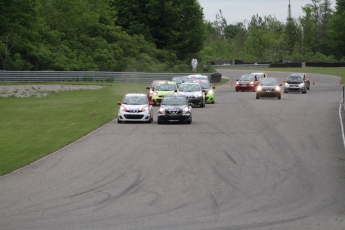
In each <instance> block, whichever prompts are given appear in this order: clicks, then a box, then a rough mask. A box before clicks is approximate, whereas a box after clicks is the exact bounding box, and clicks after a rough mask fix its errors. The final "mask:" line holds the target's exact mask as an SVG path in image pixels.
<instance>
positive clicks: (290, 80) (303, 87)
mask: <svg viewBox="0 0 345 230" xmlns="http://www.w3.org/2000/svg"><path fill="white" fill-rule="evenodd" d="M284 82H285V83H284V93H289V92H301V93H307V90H308V89H310V82H309V79H307V78H306V77H305V76H304V75H303V74H300V73H293V74H290V75H289V76H288V77H287V78H286V80H285V81H284Z"/></svg>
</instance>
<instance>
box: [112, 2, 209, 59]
mask: <svg viewBox="0 0 345 230" xmlns="http://www.w3.org/2000/svg"><path fill="white" fill-rule="evenodd" d="M111 2H112V4H113V5H114V6H115V7H116V10H117V11H118V12H119V14H118V17H117V20H116V24H117V25H120V26H122V28H123V29H124V30H125V31H126V32H128V33H129V34H137V35H139V34H141V35H144V36H145V38H146V39H147V40H149V41H150V40H151V41H154V43H155V44H156V47H157V48H158V49H160V50H169V51H171V52H174V53H175V54H176V56H177V58H178V59H180V60H187V59H189V58H190V57H191V56H194V55H195V54H196V53H197V52H199V51H200V50H201V49H202V48H203V43H204V40H205V36H204V34H205V28H204V24H203V17H204V14H203V10H202V8H201V6H200V4H199V3H198V1H197V0H166V1H162V0H128V1H126V3H124V1H122V0H112V1H111ZM139 6H140V7H139Z"/></svg>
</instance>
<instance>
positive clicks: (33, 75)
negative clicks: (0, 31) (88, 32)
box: [0, 71, 209, 83]
mask: <svg viewBox="0 0 345 230" xmlns="http://www.w3.org/2000/svg"><path fill="white" fill-rule="evenodd" d="M200 74H202V75H209V74H205V73H200ZM186 75H191V73H140V72H102V71H0V81H3V82H49V81H109V82H142V83H150V82H152V81H153V80H157V79H159V80H160V79H162V80H170V79H171V78H172V77H175V76H186Z"/></svg>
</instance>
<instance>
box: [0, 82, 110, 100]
mask: <svg viewBox="0 0 345 230" xmlns="http://www.w3.org/2000/svg"><path fill="white" fill-rule="evenodd" d="M101 88H103V86H98V85H36V84H33V85H0V97H46V96H47V95H48V94H49V93H51V92H60V91H72V90H95V89H101Z"/></svg>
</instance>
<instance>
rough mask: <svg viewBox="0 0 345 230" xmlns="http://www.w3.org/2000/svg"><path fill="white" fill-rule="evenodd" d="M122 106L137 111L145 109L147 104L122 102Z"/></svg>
mask: <svg viewBox="0 0 345 230" xmlns="http://www.w3.org/2000/svg"><path fill="white" fill-rule="evenodd" d="M122 106H124V107H125V108H126V109H127V110H129V111H136V110H141V109H143V108H144V107H145V106H147V104H145V105H127V104H122Z"/></svg>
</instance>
